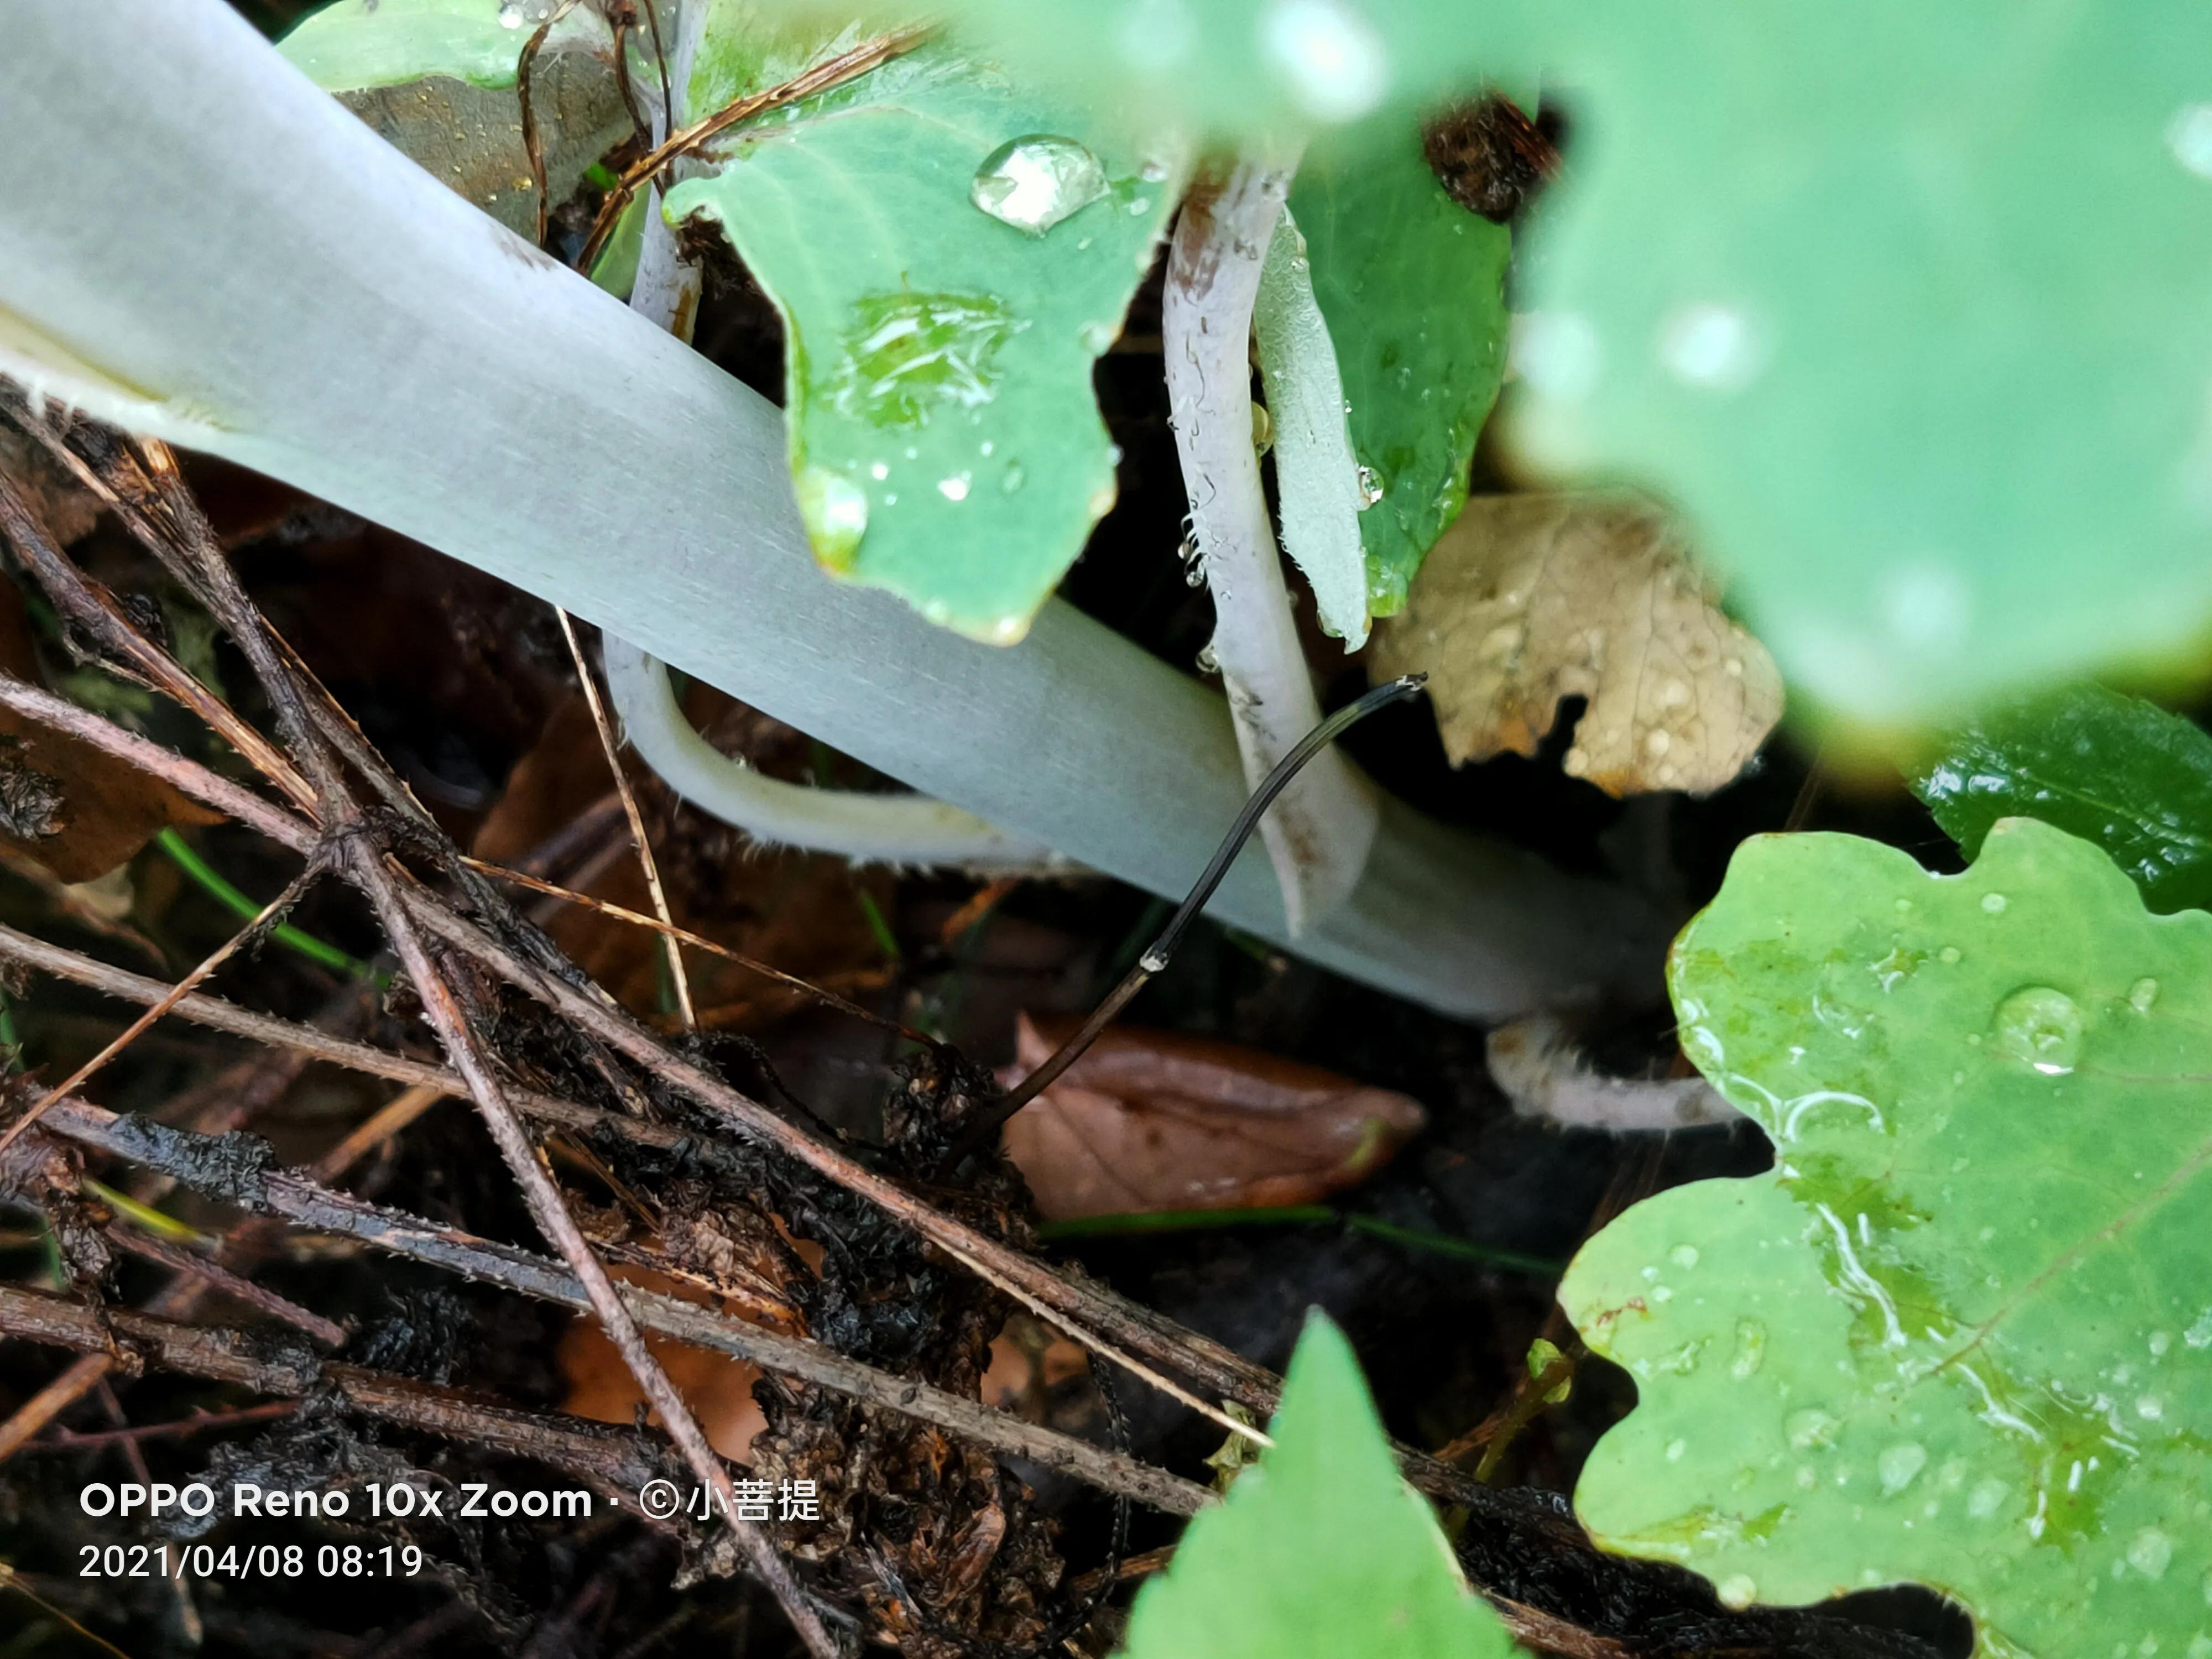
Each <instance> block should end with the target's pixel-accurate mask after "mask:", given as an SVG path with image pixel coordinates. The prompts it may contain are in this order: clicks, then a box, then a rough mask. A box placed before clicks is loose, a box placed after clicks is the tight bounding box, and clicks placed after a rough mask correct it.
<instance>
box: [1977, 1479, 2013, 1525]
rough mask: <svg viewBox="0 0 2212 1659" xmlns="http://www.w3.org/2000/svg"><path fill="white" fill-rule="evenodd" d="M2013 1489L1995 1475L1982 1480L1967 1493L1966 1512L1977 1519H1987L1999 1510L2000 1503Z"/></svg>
mask: <svg viewBox="0 0 2212 1659" xmlns="http://www.w3.org/2000/svg"><path fill="white" fill-rule="evenodd" d="M2011 1491H2012V1488H2011V1487H2010V1486H2007V1485H2005V1483H2004V1482H2003V1481H2002V1480H1996V1478H1994V1477H1992V1478H1990V1480H1984V1481H1980V1482H1978V1483H1977V1484H1976V1486H1975V1487H1974V1489H1973V1491H1972V1492H1968V1493H1967V1494H1966V1513H1967V1514H1969V1515H1971V1516H1973V1517H1974V1519H1975V1520H1977V1521H1986V1520H1988V1519H1989V1518H1990V1516H1993V1515H1995V1514H1996V1512H1997V1508H1998V1505H2000V1504H2002V1503H2003V1502H2004V1501H2005V1497H2006V1494H2008V1492H2011Z"/></svg>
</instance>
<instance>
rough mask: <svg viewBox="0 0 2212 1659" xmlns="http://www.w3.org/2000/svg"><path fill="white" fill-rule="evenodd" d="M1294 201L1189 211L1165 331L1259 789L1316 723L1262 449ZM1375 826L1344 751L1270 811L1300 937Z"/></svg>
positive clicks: (1199, 533)
mask: <svg viewBox="0 0 2212 1659" xmlns="http://www.w3.org/2000/svg"><path fill="white" fill-rule="evenodd" d="M1289 191H1290V173H1289V171H1288V169H1287V168H1282V167H1271V166H1269V165H1267V164H1266V163H1264V162H1261V161H1242V162H1239V163H1238V164H1237V167H1236V168H1235V169H1234V170H1233V171H1232V172H1231V173H1230V175H1229V177H1228V179H1226V180H1225V182H1224V183H1223V184H1222V185H1221V187H1220V189H1219V191H1218V192H1217V193H1215V194H1212V195H1211V196H1208V195H1206V194H1204V193H1202V192H1200V193H1196V194H1194V195H1193V196H1192V197H1191V199H1190V200H1189V201H1188V203H1186V204H1185V205H1184V207H1183V210H1182V218H1181V219H1180V220H1179V221H1178V222H1176V233H1175V241H1174V244H1173V246H1172V249H1171V251H1170V255H1169V260H1168V281H1167V297H1166V305H1165V308H1164V313H1163V317H1162V325H1161V326H1162V334H1163V337H1164V344H1165V355H1166V358H1167V378H1168V404H1169V408H1170V410H1171V411H1172V413H1173V416H1174V420H1175V434H1176V453H1177V454H1178V455H1180V456H1181V458H1182V475H1183V486H1184V488H1185V489H1186V490H1188V493H1189V496H1190V533H1191V537H1192V538H1193V539H1194V541H1195V542H1196V543H1197V545H1198V554H1199V557H1200V560H1201V561H1202V562H1203V568H1204V570H1205V572H1206V582H1207V584H1208V586H1211V587H1212V590H1213V613H1214V629H1213V647H1212V649H1213V660H1214V662H1215V664H1216V665H1218V667H1219V668H1220V670H1221V678H1222V682H1223V684H1225V687H1226V688H1227V690H1228V692H1229V708H1230V713H1231V716H1232V718H1233V719H1234V720H1235V722H1236V729H1237V750H1238V753H1239V754H1240V755H1241V756H1242V757H1243V763H1244V777H1245V781H1246V782H1247V783H1248V784H1249V785H1250V786H1252V787H1257V786H1258V784H1259V782H1260V780H1261V779H1262V778H1264V777H1265V776H1267V774H1268V773H1269V772H1270V771H1271V770H1273V768H1274V765H1275V763H1276V762H1278V761H1279V760H1281V759H1282V758H1283V757H1284V756H1285V754H1287V753H1289V752H1290V750H1291V747H1292V746H1293V745H1295V744H1297V740H1298V739H1299V738H1303V737H1304V736H1305V734H1306V733H1307V732H1310V731H1311V730H1313V728H1314V727H1315V726H1317V725H1318V724H1320V721H1321V705H1320V702H1318V701H1317V700H1316V697H1315V696H1314V689H1313V678H1312V676H1311V675H1310V674H1309V673H1308V672H1307V671H1306V659H1305V653H1304V649H1303V648H1302V647H1300V646H1299V644H1298V631H1297V623H1296V622H1295V621H1294V620H1293V619H1292V617H1291V596H1290V591H1289V589H1288V587H1287V586H1285V583H1284V581H1283V562H1282V557H1281V556H1280V555H1279V553H1278V552H1277V551H1276V550H1275V533H1274V526H1273V522H1272V521H1271V520H1269V518H1268V516H1267V494H1266V492H1265V490H1263V489H1261V483H1260V458H1259V455H1258V454H1257V453H1256V452H1255V450H1254V448H1253V447H1252V359H1251V339H1252V307H1253V302H1254V301H1255V297H1256V296H1257V295H1258V293H1259V290H1260V270H1261V264H1262V262H1263V260H1264V259H1265V258H1266V257H1267V246H1268V243H1269V242H1270V241H1271V240H1273V236H1274V234H1275V224H1276V222H1277V221H1278V220H1279V219H1280V218H1281V217H1282V214H1283V198H1284V197H1285V195H1287V194H1288V193H1289ZM1379 821H1380V820H1379V817H1378V814H1377V809H1376V799H1375V790H1374V787H1373V786H1372V785H1370V783H1369V782H1368V781H1366V779H1364V778H1363V777H1361V776H1360V775H1359V774H1358V772H1357V771H1355V770H1354V769H1353V768H1352V763H1351V762H1349V761H1347V760H1346V759H1345V758H1344V757H1343V756H1342V755H1341V754H1340V753H1338V752H1337V750H1334V748H1332V749H1328V750H1324V751H1323V752H1322V753H1321V754H1319V755H1316V757H1314V758H1313V760H1312V762H1311V763H1309V764H1308V766H1307V767H1306V769H1305V770H1304V771H1303V772H1301V773H1300V774H1299V775H1298V776H1297V780H1296V781H1293V782H1292V783H1291V786H1290V787H1288V788H1287V789H1285V790H1284V791H1283V793H1282V795H1281V797H1280V798H1279V799H1277V801H1276V802H1275V804H1274V805H1273V806H1272V807H1270V808H1268V809H1267V816H1266V817H1263V818H1261V820H1260V833H1261V836H1262V837H1264V838H1265V840H1266V842H1267V854H1268V856H1269V858H1270V859H1272V860H1273V863H1274V866H1275V878H1276V880H1277V881H1278V882H1279V884H1281V887H1282V893H1283V905H1284V908H1285V912H1286V913H1287V915H1288V917H1289V921H1290V926H1291V931H1292V932H1293V933H1303V932H1304V930H1305V929H1306V928H1307V927H1310V925H1312V924H1313V923H1314V922H1316V921H1319V920H1320V919H1322V918H1323V917H1325V916H1327V915H1328V914H1329V913H1330V912H1331V911H1333V910H1334V909H1335V908H1337V907H1338V906H1339V905H1340V904H1342V903H1343V902H1345V901H1346V899H1347V898H1348V897H1350V896H1351V894H1352V890H1353V889H1354V888H1355V887H1357V886H1358V884H1359V877H1360V872H1362V871H1363V870H1364V868H1365V867H1366V864H1367V854H1368V851H1369V849H1370V848H1371V847H1372V846H1373V845H1374V842H1375V831H1376V825H1377V823H1378V822H1379Z"/></svg>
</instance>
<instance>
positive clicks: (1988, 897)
mask: <svg viewBox="0 0 2212 1659" xmlns="http://www.w3.org/2000/svg"><path fill="white" fill-rule="evenodd" d="M2010 902H2012V901H2011V900H2009V899H2008V898H2007V897H2005V896H2004V895H2003V894H2002V893H1984V894H1983V895H1982V908H1983V909H1984V910H1986V911H1987V912H1989V914H1990V915H1993V916H2001V915H2003V914H2004V908H2005V906H2006V905H2008V904H2009V903H2010Z"/></svg>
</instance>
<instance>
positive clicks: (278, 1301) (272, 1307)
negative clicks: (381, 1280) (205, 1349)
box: [107, 1225, 347, 1348]
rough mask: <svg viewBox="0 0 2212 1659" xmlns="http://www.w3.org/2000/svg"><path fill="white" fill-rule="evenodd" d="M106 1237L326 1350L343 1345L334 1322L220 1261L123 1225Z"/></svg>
mask: <svg viewBox="0 0 2212 1659" xmlns="http://www.w3.org/2000/svg"><path fill="white" fill-rule="evenodd" d="M107 1237H109V1239H111V1240H112V1242H113V1243H115V1244H116V1245H117V1246H118V1247H119V1248H120V1249H125V1250H128V1251H130V1252H131V1255H136V1256H143V1258H145V1259H146V1260H147V1261H155V1262H159V1263H160V1264H161V1266H162V1267H167V1268H168V1269H169V1270H170V1271H171V1272H172V1273H185V1274H188V1275H190V1276H191V1277H192V1278H194V1279H202V1280H204V1281H205V1282H206V1285H207V1288H208V1289H209V1290H210V1291H215V1292H216V1294H218V1295H221V1296H227V1297H230V1299H231V1300H232V1301H234V1302H242V1303H244V1304H246V1306H247V1307H249V1308H255V1309H258V1310H260V1311H261V1312H263V1313H264V1314H267V1315H268V1316H270V1318H271V1319H275V1320H277V1321H280V1322H283V1323H284V1324H287V1325H289V1326H291V1327H292V1328H294V1329H295V1330H300V1331H304V1332H305V1333H306V1334H307V1335H309V1336H312V1337H313V1338H314V1339H315V1340H316V1341H318V1342H319V1343H321V1344H322V1345H323V1346H325V1347H326V1348H337V1347H343V1346H344V1345H345V1340H346V1334H347V1333H346V1328H345V1327H344V1326H343V1325H341V1324H338V1323H337V1322H336V1321H334V1320H329V1319H325V1318H324V1317H323V1316H321V1315H320V1314H319V1313H316V1312H314V1311H313V1310H311V1309H307V1308H303V1307H301V1305H300V1304H298V1303H296V1302H295V1301H293V1300H292V1299H291V1298H290V1297H284V1296H279V1295H277V1294H276V1291H272V1290H270V1289H268V1288H266V1287H265V1286H264V1285H257V1284H255V1283H254V1282H253V1281H252V1279H242V1278H240V1276H239V1275H238V1274H236V1273H232V1272H231V1271H230V1270H229V1269H228V1268H227V1267H223V1266H222V1264H221V1263H220V1262H216V1261H210V1260H209V1259H208V1258H207V1257H205V1256H202V1255H193V1254H192V1253H191V1251H190V1250H180V1249H176V1248H175V1247H174V1246H173V1245H169V1244H164V1243H161V1241H160V1240H159V1239H155V1238H149V1237H147V1236H146V1235H145V1234H144V1233H142V1232H137V1231H133V1230H132V1229H131V1228H128V1227H125V1226H120V1225H118V1226H112V1227H110V1228H108V1229H107Z"/></svg>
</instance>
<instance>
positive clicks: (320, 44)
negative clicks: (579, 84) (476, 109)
mask: <svg viewBox="0 0 2212 1659" xmlns="http://www.w3.org/2000/svg"><path fill="white" fill-rule="evenodd" d="M551 10H552V5H551V0H337V4H335V5H329V6H325V7H324V8H323V9H321V10H320V11H319V12H316V13H315V14H314V15H313V16H310V17H307V18H305V19H303V20H301V22H300V24H299V26H298V27H295V28H294V29H293V30H292V31H291V32H290V33H288V34H287V35H286V36H285V37H284V38H283V40H281V41H279V42H278V43H277V46H276V50H277V51H278V52H282V53H283V55H284V56H285V57H286V58H289V59H290V60H291V61H292V62H293V63H294V64H296V65H298V66H299V68H301V70H305V71H306V72H307V78H308V79H309V80H311V81H313V82H314V83H315V84H316V85H317V86H319V87H320V88H323V89H324V90H325V92H359V91H363V90H365V89H367V88H371V87H396V86H401V85H404V84H405V83H406V82H410V81H420V80H423V79H426V78H427V77H428V76H434V75H435V76H451V77H452V78H453V79H454V80H457V81H465V82H469V84H471V86H477V87H485V88H500V87H511V86H513V84H514V65H515V60H516V59H517V58H520V56H521V55H522V48H523V44H524V43H525V42H526V41H527V40H529V39H530V35H531V33H532V30H534V29H536V28H537V27H538V24H540V23H542V22H544V21H545V19H546V17H547V16H548V15H550V12H551ZM578 46H583V47H593V48H596V49H598V50H599V51H600V52H607V53H609V54H610V55H611V52H612V48H611V46H610V44H609V37H608V33H607V26H606V21H605V19H604V18H603V17H602V16H600V15H599V12H598V10H597V9H595V8H593V7H591V6H579V7H577V8H576V9H574V10H573V11H571V12H570V13H569V14H568V15H567V16H566V17H564V18H562V20H561V21H559V22H558V23H556V24H555V25H554V27H553V29H552V32H551V33H549V34H548V35H547V36H546V40H545V45H544V46H543V47H541V48H540V49H539V50H540V51H541V52H560V51H565V50H568V49H569V48H572V47H578Z"/></svg>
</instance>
